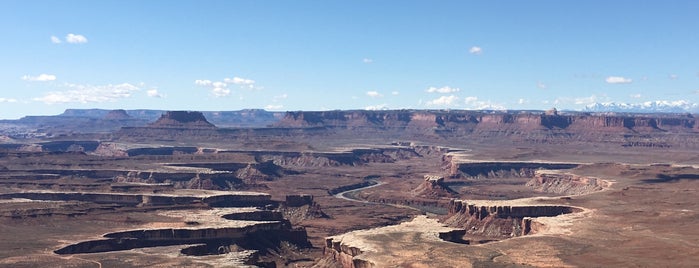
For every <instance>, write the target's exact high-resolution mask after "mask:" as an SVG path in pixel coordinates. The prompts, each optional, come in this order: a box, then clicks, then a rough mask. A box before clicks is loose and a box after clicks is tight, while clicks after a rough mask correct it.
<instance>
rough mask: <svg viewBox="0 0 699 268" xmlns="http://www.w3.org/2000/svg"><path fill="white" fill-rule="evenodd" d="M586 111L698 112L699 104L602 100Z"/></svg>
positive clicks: (587, 107)
mask: <svg viewBox="0 0 699 268" xmlns="http://www.w3.org/2000/svg"><path fill="white" fill-rule="evenodd" d="M584 111H586V112H619V113H697V112H699V104H697V103H691V102H688V101H684V100H679V101H647V102H642V103H623V102H619V103H617V102H602V103H599V102H598V103H593V104H589V105H587V106H585V109H584Z"/></svg>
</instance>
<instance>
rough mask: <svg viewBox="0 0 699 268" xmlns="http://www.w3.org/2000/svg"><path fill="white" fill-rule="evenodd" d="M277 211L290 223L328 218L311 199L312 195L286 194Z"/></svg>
mask: <svg viewBox="0 0 699 268" xmlns="http://www.w3.org/2000/svg"><path fill="white" fill-rule="evenodd" d="M279 211H281V213H282V214H283V215H284V218H285V219H287V220H289V221H291V223H292V224H297V223H300V222H302V221H304V220H306V219H315V218H330V216H328V215H327V214H325V212H323V210H322V209H321V207H320V204H318V203H316V202H315V201H313V196H312V195H287V196H286V200H285V201H284V202H282V203H281V204H280V206H279Z"/></svg>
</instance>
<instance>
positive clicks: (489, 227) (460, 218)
mask: <svg viewBox="0 0 699 268" xmlns="http://www.w3.org/2000/svg"><path fill="white" fill-rule="evenodd" d="M448 211H449V212H448V214H447V216H446V217H445V218H444V219H443V223H445V224H447V225H448V226H450V227H455V228H463V229H466V231H467V233H471V234H478V235H482V236H488V237H494V238H506V237H511V236H521V235H526V234H528V233H529V232H530V231H531V224H532V223H531V220H529V218H533V217H552V216H558V215H562V214H567V213H573V212H578V211H580V210H579V209H578V208H574V207H569V206H557V205H523V206H509V205H490V206H485V205H477V204H468V203H466V201H463V200H452V201H450V202H449V210H448Z"/></svg>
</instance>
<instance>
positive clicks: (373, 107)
mask: <svg viewBox="0 0 699 268" xmlns="http://www.w3.org/2000/svg"><path fill="white" fill-rule="evenodd" d="M364 110H368V111H377V110H388V104H385V103H383V104H378V105H369V106H367V107H364Z"/></svg>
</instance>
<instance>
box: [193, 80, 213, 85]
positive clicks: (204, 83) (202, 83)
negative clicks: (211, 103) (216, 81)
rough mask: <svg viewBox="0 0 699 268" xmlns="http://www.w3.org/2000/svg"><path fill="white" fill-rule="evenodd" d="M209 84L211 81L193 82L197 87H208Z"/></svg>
mask: <svg viewBox="0 0 699 268" xmlns="http://www.w3.org/2000/svg"><path fill="white" fill-rule="evenodd" d="M211 83H212V82H211V80H194V84H196V85H197V86H210V85H211Z"/></svg>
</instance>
